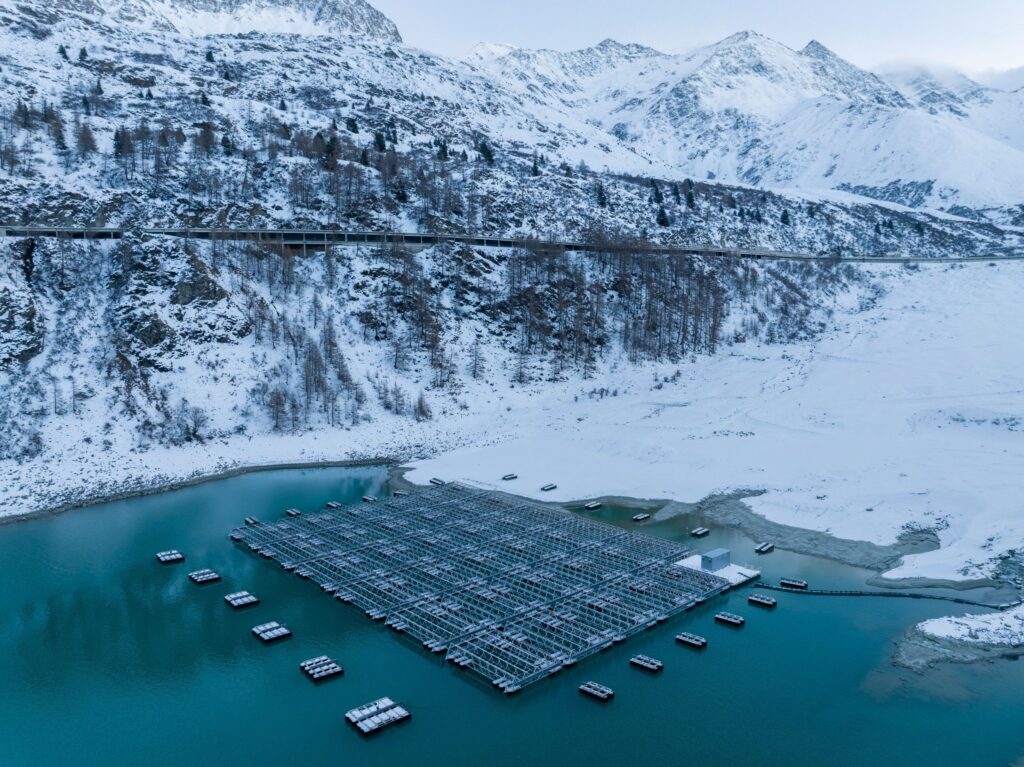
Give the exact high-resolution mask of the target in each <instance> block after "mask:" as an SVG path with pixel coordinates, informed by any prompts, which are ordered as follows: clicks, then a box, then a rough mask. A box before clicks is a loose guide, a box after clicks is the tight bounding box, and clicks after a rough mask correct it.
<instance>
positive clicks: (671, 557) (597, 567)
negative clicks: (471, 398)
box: [232, 483, 730, 694]
mask: <svg viewBox="0 0 1024 767" xmlns="http://www.w3.org/2000/svg"><path fill="white" fill-rule="evenodd" d="M232 538H233V539H235V540H237V541H239V542H240V543H242V544H244V545H246V546H248V547H249V549H250V550H251V551H253V552H254V553H256V554H259V555H260V556H263V557H265V558H268V559H272V560H274V561H276V562H278V563H279V564H280V565H281V566H282V567H284V568H285V569H286V570H291V571H294V572H295V573H296V574H297V575H300V576H301V577H304V578H308V579H309V580H311V581H313V582H315V583H317V584H318V585H319V586H320V588H321V589H322V590H323V591H325V592H327V593H329V594H333V595H334V596H335V598H336V599H338V600H340V601H342V602H350V603H352V604H353V605H355V606H356V607H358V608H360V609H361V610H363V611H365V612H366V614H367V616H368V617H370V618H371V619H374V620H382V621H385V622H386V624H387V625H388V626H390V627H391V628H392V629H393V630H395V631H398V632H401V633H403V634H405V635H407V636H409V637H411V638H413V639H415V640H417V641H419V642H421V643H422V644H423V646H424V647H425V648H426V649H427V650H429V651H431V652H435V653H445V655H446V657H447V659H448V660H449V661H451V662H452V663H455V664H457V665H459V666H460V667H463V668H466V669H467V670H469V671H471V672H473V673H475V674H478V675H480V676H481V677H483V678H484V679H486V680H487V681H489V682H491V683H492V684H494V685H495V686H496V687H497V688H498V689H500V690H502V691H503V692H506V693H509V694H511V693H514V692H516V691H518V690H520V689H522V688H523V687H525V686H526V685H529V684H532V683H533V682H536V681H539V680H541V679H544V678H546V677H548V676H550V675H552V674H554V673H557V672H558V671H560V670H561V669H563V668H566V667H568V666H571V665H573V664H574V663H576V662H577V661H579V660H581V659H583V658H586V657H588V656H590V655H592V654H595V653H598V652H601V651H602V650H606V649H608V648H610V647H612V646H613V645H614V644H616V643H618V642H622V641H625V640H626V639H627V638H628V637H630V636H633V635H634V634H637V633H640V632H642V631H644V630H645V629H648V628H651V627H653V626H655V625H657V624H658V623H659V622H663V621H664V620H666V619H668V618H669V617H670V616H672V615H675V614H677V613H680V612H683V611H684V610H687V609H690V608H691V607H693V606H694V605H695V604H698V603H699V602H701V601H704V600H706V599H709V598H710V597H712V596H714V595H716V594H719V593H721V592H723V591H725V590H726V589H727V588H729V586H730V582H729V581H728V580H726V579H725V578H721V577H718V576H717V575H715V574H713V573H708V572H703V571H701V570H699V569H693V568H690V567H685V566H682V565H681V564H679V561H680V560H681V559H682V558H684V557H685V556H686V555H687V554H688V553H689V552H688V550H687V549H686V547H685V546H681V545H680V544H678V543H675V542H672V541H667V540H663V539H660V538H654V537H651V536H647V535H643V534H641V533H637V532H633V531H627V530H623V529H621V528H618V527H615V526H613V525H609V524H605V523H603V522H598V521H595V520H590V519H585V518H583V517H580V516H578V515H575V514H572V513H569V512H565V511H561V510H558V509H552V508H549V507H548V506H545V505H543V504H540V503H536V502H533V501H528V500H526V499H516V498H513V497H510V496H506V495H504V494H502V493H496V492H491V491H487V490H481V489H477V488H470V487H467V486H465V485H460V484H456V483H452V484H447V485H443V486H435V487H432V488H429V489H426V490H423V491H422V492H418V493H415V494H413V495H411V496H404V497H399V498H392V499H388V500H382V501H379V502H378V503H375V504H361V505H356V506H348V507H344V508H340V509H335V510H329V511H323V512H317V513H307V514H303V515H302V516H301V517H298V518H294V519H282V520H280V521H277V522H274V523H264V524H262V525H258V526H245V527H241V528H238V529H236V530H235V531H233V533H232Z"/></svg>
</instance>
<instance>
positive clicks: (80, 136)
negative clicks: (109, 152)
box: [75, 123, 96, 157]
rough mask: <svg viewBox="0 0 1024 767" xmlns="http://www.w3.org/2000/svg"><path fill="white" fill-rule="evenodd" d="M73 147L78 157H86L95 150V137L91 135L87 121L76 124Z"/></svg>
mask: <svg viewBox="0 0 1024 767" xmlns="http://www.w3.org/2000/svg"><path fill="white" fill-rule="evenodd" d="M75 148H76V149H77V150H78V156H79V157H87V156H88V155H90V154H92V153H93V152H95V151H96V138H95V137H94V136H93V135H92V128H90V127H89V123H82V124H81V125H79V126H78V130H77V132H76V135H75Z"/></svg>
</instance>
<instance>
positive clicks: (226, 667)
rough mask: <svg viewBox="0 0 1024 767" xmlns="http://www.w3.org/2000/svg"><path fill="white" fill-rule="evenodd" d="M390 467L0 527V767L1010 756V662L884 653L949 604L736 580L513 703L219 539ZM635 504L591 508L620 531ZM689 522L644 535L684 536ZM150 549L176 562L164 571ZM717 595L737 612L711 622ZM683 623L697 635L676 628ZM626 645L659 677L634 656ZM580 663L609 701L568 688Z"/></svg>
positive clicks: (286, 477)
mask: <svg viewBox="0 0 1024 767" xmlns="http://www.w3.org/2000/svg"><path fill="white" fill-rule="evenodd" d="M386 481H387V473H386V471H385V470H384V469H376V468H345V469H318V470H303V471H282V472H272V473H261V474H252V475H248V476H244V477H238V478H234V479H229V480H224V481H221V482H214V483H209V484H205V485H200V486H197V487H192V488H188V489H185V490H181V491H176V492H171V493H165V494H162V495H156V496H151V497H148V498H141V499H136V500H130V501H122V502H117V503H111V504H107V505H104V506H97V507H94V508H89V509H83V510H80V511H74V512H71V513H68V514H63V515H60V516H56V517H51V518H46V519H38V520H33V521H30V522H25V523H18V524H12V525H5V526H0V693H2V697H0V766H2V767H22V766H23V765H24V766H27V765H32V766H35V765H66V764H74V765H76V766H77V767H93V766H94V765H96V766H99V765H103V766H104V767H109V766H110V765H139V764H145V765H147V766H162V765H175V766H176V767H180V766H181V765H235V764H238V765H280V766H281V767H293V766H295V765H358V766H359V767H362V766H363V765H367V766H369V767H372V766H373V765H435V764H436V765H474V766H475V765H543V764H555V763H560V764H571V765H576V764H580V765H582V764H587V765H595V766H601V767H603V766H605V765H609V766H610V765H626V764H630V763H637V764H638V763H641V762H642V763H645V764H647V765H683V764H686V765H701V766H702V767H725V766H726V765H729V766H730V767H735V766H736V765H746V766H757V765H766V766H768V767H776V766H778V767H783V766H786V767H801V766H803V765H807V766H811V765H813V766H814V767H819V766H821V765H832V766H837V767H838V766H841V765H850V766H851V767H852V766H854V765H856V766H859V765H872V766H873V767H878V766H879V765H908V766H911V765H929V766H930V767H931V766H934V765H947V764H949V765H958V767H973V766H974V765H977V766H978V767H1006V766H1007V765H1011V764H1014V763H1015V761H1016V760H1020V759H1022V757H1024V664H1022V663H1019V662H1009V661H1006V662H1000V663H995V664H986V665H981V666H972V667H953V668H947V669H943V670H941V671H936V672H932V673H928V674H925V675H915V674H912V673H909V672H902V671H898V670H896V669H894V668H893V667H892V666H891V665H890V663H889V658H890V654H891V651H892V646H893V642H894V641H895V640H896V639H897V638H898V637H899V636H900V635H901V634H902V633H903V632H904V631H905V630H906V628H907V627H908V626H910V625H912V624H913V623H915V622H917V621H919V620H922V619H924V618H927V617H931V616H937V615H942V614H949V613H951V612H957V611H958V608H957V606H956V605H950V604H943V603H931V602H918V601H913V600H873V599H846V600H843V599H832V598H822V597H809V596H797V595H790V594H777V595H776V596H778V597H779V607H778V609H777V610H775V611H774V612H765V611H761V610H758V609H756V608H753V607H750V606H748V605H747V603H746V596H747V593H749V589H744V590H741V591H737V592H735V593H732V594H728V595H725V596H723V597H720V598H717V599H716V600H714V601H713V602H712V603H709V604H708V605H705V606H704V607H702V608H699V609H697V610H695V611H692V612H690V613H687V614H685V615H681V616H678V617H677V618H674V619H672V620H671V621H670V622H669V623H668V624H665V625H662V626H659V627H658V628H656V629H654V630H652V631H650V632H646V633H644V634H643V635H640V636H637V637H634V638H632V639H630V640H629V641H627V642H626V643H624V644H623V645H620V646H617V647H615V648H614V649H612V650H610V651H609V652H607V653H604V654H601V655H599V656H596V657H594V658H590V659H588V660H586V661H583V662H581V663H580V664H579V665H577V666H576V667H574V668H572V669H569V670H566V671H565V672H563V673H561V674H559V675H558V676H556V677H553V678H551V679H549V680H545V681H543V682H539V683H538V684H536V685H534V686H532V687H530V688H528V689H527V690H525V691H524V692H523V693H521V694H519V695H517V696H515V697H512V698H508V697H505V696H504V695H501V694H500V693H498V692H496V691H494V690H492V689H490V688H489V687H487V686H485V685H481V684H479V683H476V682H474V681H473V677H471V676H470V675H468V674H467V673H466V672H464V671H460V670H458V669H456V668H454V667H453V666H452V665H451V664H446V663H445V662H444V661H443V660H442V659H440V658H437V657H435V656H429V655H427V654H425V653H424V652H423V651H422V650H421V649H420V648H419V647H418V645H413V644H410V643H409V642H408V641H406V640H403V639H402V638H401V637H400V636H399V635H397V634H395V633H393V632H391V631H390V630H389V629H386V628H385V627H383V626H381V625H379V624H375V623H372V622H371V621H370V620H369V619H367V618H366V617H365V616H364V614H363V613H362V612H361V611H359V610H358V609H356V608H353V607H347V606H344V605H341V604H339V603H337V602H335V601H333V600H331V599H330V598H329V597H327V596H326V595H324V594H323V593H321V592H320V591H319V589H317V588H316V586H315V585H313V584H311V583H308V582H304V581H301V580H299V579H298V578H296V577H295V576H293V575H289V574H288V573H285V572H284V571H283V570H281V569H280V568H279V567H277V566H276V565H275V564H273V563H271V562H268V561H265V560H263V559H260V558H258V557H255V556H253V555H252V554H249V553H247V552H245V551H243V550H242V549H241V548H238V547H236V546H235V545H234V544H232V543H231V541H230V540H229V539H228V533H229V532H230V530H231V528H232V527H235V526H237V525H238V524H240V523H241V521H242V519H243V518H244V517H245V516H247V515H255V516H257V517H260V518H262V519H276V518H279V517H280V516H281V515H282V514H283V512H284V509H286V508H288V507H291V506H295V507H298V508H300V509H302V510H304V511H312V510H314V509H317V508H319V507H322V505H323V504H324V503H325V502H326V501H328V500H331V499H336V500H340V501H348V502H354V501H357V500H358V499H359V498H360V497H361V496H362V495H364V494H367V493H370V494H383V493H385V492H386V488H385V487H384V486H385V484H386ZM633 513H635V512H633V511H628V510H624V509H602V510H601V512H599V514H598V516H599V517H600V518H603V519H605V520H606V521H610V522H613V523H616V524H622V525H623V526H633V523H632V522H630V521H629V518H630V517H631V516H632V514H633ZM694 523H695V520H692V519H677V520H669V521H666V522H658V523H647V524H645V525H643V526H642V527H643V529H644V530H645V531H646V532H648V533H650V534H653V535H661V536H666V537H673V538H679V539H685V540H687V541H688V542H689V541H690V539H689V538H688V537H687V536H686V531H687V530H688V529H689V528H690V527H692V526H693V524H694ZM694 545H695V547H696V548H697V549H698V550H704V549H709V548H713V547H716V546H719V545H724V546H726V547H729V548H732V549H733V550H734V552H735V553H734V559H735V560H737V561H740V562H748V563H750V564H753V565H756V566H759V567H761V568H762V569H763V570H764V573H765V577H766V578H768V579H777V578H778V577H780V576H794V577H800V578H805V579H807V580H808V581H811V582H812V583H813V585H814V586H819V587H823V588H853V587H863V584H864V581H865V578H867V577H868V576H869V575H870V574H869V573H867V572H866V571H863V570H857V569H855V568H850V567H845V566H841V565H837V564H835V563H832V562H827V561H824V560H819V559H815V558H812V557H805V556H799V555H794V554H789V553H786V552H782V551H777V552H776V553H774V554H771V555H768V556H765V557H757V556H756V555H754V554H753V552H752V547H753V542H751V541H749V540H747V539H746V538H744V537H743V536H742V535H740V534H739V533H736V532H735V531H730V530H725V529H717V530H715V531H714V533H713V534H712V536H711V537H709V538H707V539H704V540H702V541H700V542H699V543H696V544H694ZM168 548H177V549H180V550H182V551H183V552H184V553H185V554H186V556H187V557H188V561H187V562H186V563H185V564H184V565H179V566H172V567H161V566H159V565H158V564H157V563H156V561H155V559H154V555H155V553H156V552H157V551H161V550H164V549H168ZM201 567H210V568H213V569H214V570H216V571H218V572H219V573H220V574H221V575H222V576H223V578H224V579H223V581H222V582H221V583H220V584H216V585H212V586H207V587H202V588H200V587H197V586H195V585H193V584H192V583H190V582H189V581H188V579H187V573H188V572H189V571H191V570H194V569H198V568H201ZM241 589H246V590H249V591H252V592H253V593H255V594H256V595H257V596H259V597H260V598H261V600H262V604H261V605H260V606H258V607H256V608H254V609H251V610H249V611H243V612H233V611H231V610H229V609H228V608H227V607H226V606H225V604H224V602H223V596H224V594H227V593H229V592H231V591H236V590H241ZM720 609H729V610H731V611H733V612H738V613H740V614H742V615H744V616H746V618H747V625H746V627H745V628H743V629H742V630H738V631H737V630H733V629H728V628H725V627H722V626H717V625H715V624H714V622H713V615H714V613H715V612H716V611H717V610H720ZM270 620H278V621H281V622H283V623H286V624H287V625H288V626H289V627H290V628H291V629H292V630H293V631H294V632H295V637H294V638H293V639H291V640H288V641H286V642H283V643H281V644H278V645H274V646H269V647H268V646H264V645H262V644H260V643H259V642H258V641H257V640H256V639H255V638H254V637H253V636H252V635H251V634H250V632H249V629H250V628H251V627H252V626H253V625H255V624H257V623H262V622H265V621H270ZM683 630H689V631H694V632H696V633H699V634H703V635H705V636H707V637H708V639H709V641H710V646H709V648H708V649H707V650H706V651H705V652H703V653H697V652H693V651H690V650H687V649H686V648H684V647H681V646H679V645H677V644H675V642H674V641H673V638H674V635H675V634H676V633H678V632H679V631H683ZM636 653H646V654H648V655H652V656H654V657H656V658H660V659H661V660H663V661H664V662H665V666H666V668H665V671H664V672H663V673H662V674H660V675H657V676H653V675H649V674H646V673H644V672H641V671H637V670H635V669H633V668H631V667H630V666H629V664H628V659H629V658H630V657H631V656H632V655H634V654H636ZM320 654H328V655H331V656H332V657H335V658H337V659H338V660H339V661H340V662H341V663H342V665H344V666H345V669H346V673H345V676H344V677H343V678H341V679H339V680H336V681H333V682H330V683H328V684H326V685H323V686H320V687H314V686H313V685H311V684H310V683H309V682H308V681H307V680H306V679H305V678H304V677H303V676H302V675H301V674H300V672H299V670H298V663H299V662H300V661H302V660H304V659H306V658H309V657H312V656H315V655H320ZM589 679H594V680H596V681H599V682H602V683H604V684H607V685H609V686H611V687H613V688H614V689H615V692H616V696H615V700H614V701H612V702H611V703H610V704H600V703H596V702H594V701H591V700H589V699H585V698H583V697H581V696H580V695H579V694H578V693H577V691H576V688H577V686H578V685H579V684H580V683H582V682H584V681H587V680H589ZM384 695H388V696H391V697H392V698H395V699H396V700H399V701H401V702H402V703H404V704H405V705H406V706H407V707H408V708H409V709H410V710H411V711H412V713H413V719H412V720H411V721H410V722H408V723H406V724H403V725H400V726H398V727H396V728H393V729H391V730H388V731H385V732H383V733H380V734H379V735H378V736H376V737H374V738H371V739H363V738H361V737H360V736H358V735H357V734H356V733H355V732H354V731H352V730H351V728H349V727H347V726H346V725H345V724H344V722H343V719H342V718H343V715H344V713H345V711H347V710H348V709H350V708H353V707H354V706H357V705H359V704H362V703H366V702H368V701H370V700H373V699H376V698H379V697H382V696H384ZM1021 764H1024V761H1022V762H1021Z"/></svg>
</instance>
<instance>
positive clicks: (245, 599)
mask: <svg viewBox="0 0 1024 767" xmlns="http://www.w3.org/2000/svg"><path fill="white" fill-rule="evenodd" d="M224 601H225V602H227V603H228V604H229V605H231V607H232V608H233V609H235V610H240V609H242V608H243V607H252V606H254V605H258V604H259V603H260V600H259V599H258V598H257V597H255V596H253V595H252V594H250V593H249V592H248V591H236V592H235V593H234V594H228V595H227V596H226V597H224Z"/></svg>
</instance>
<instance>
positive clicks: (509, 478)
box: [501, 474, 519, 482]
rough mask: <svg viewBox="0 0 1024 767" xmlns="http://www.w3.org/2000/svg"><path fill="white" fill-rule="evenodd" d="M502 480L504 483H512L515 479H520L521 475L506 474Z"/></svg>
mask: <svg viewBox="0 0 1024 767" xmlns="http://www.w3.org/2000/svg"><path fill="white" fill-rule="evenodd" d="M501 479H502V480H503V481H505V482H511V481H512V480H513V479H519V475H518V474H506V475H505V476H504V477H502V478H501Z"/></svg>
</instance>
